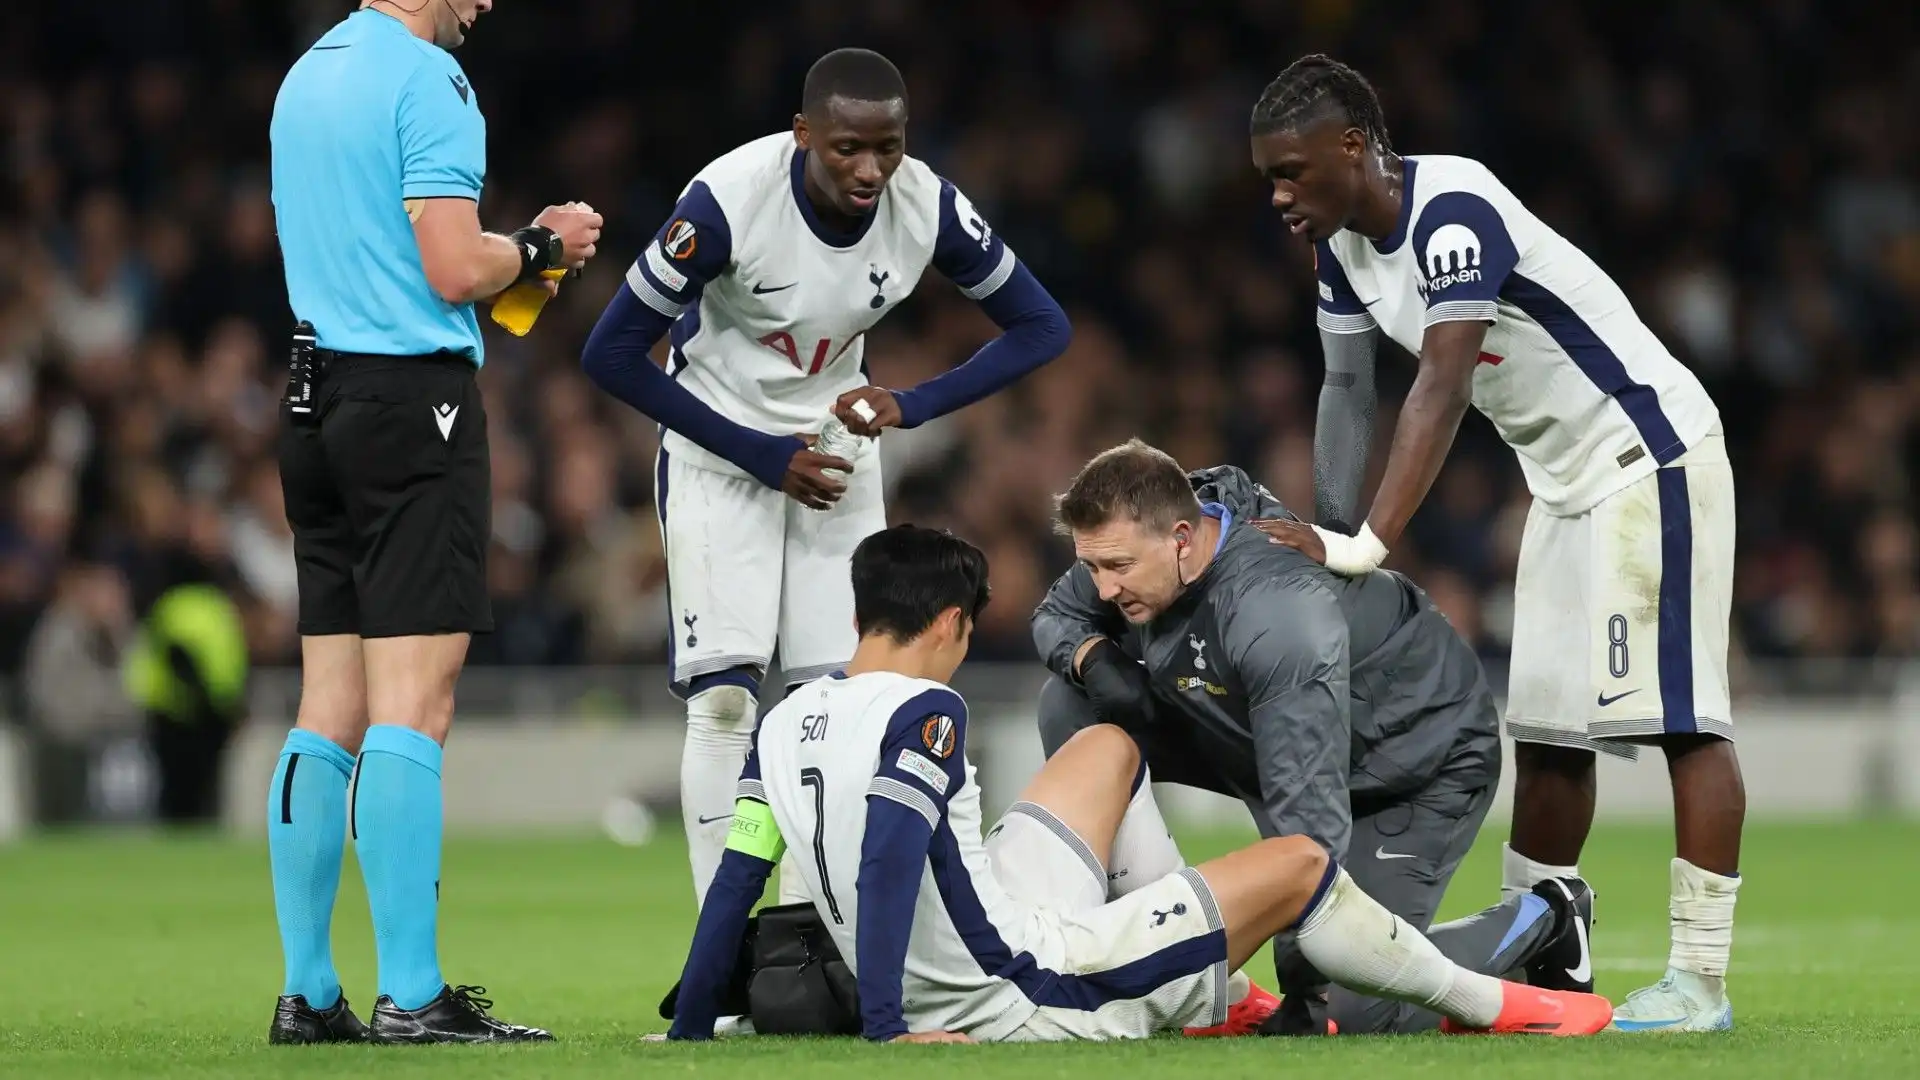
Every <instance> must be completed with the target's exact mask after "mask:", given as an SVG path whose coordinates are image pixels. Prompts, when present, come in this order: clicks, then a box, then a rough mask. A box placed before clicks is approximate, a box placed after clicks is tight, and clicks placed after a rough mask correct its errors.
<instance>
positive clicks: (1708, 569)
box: [1506, 429, 1734, 757]
mask: <svg viewBox="0 0 1920 1080" xmlns="http://www.w3.org/2000/svg"><path fill="white" fill-rule="evenodd" d="M1733 499H1734V493H1733V470H1732V468H1731V466H1730V465H1729V464H1728V462H1727V447H1726V439H1725V437H1724V436H1722V435H1721V434H1720V432H1719V431H1718V430H1717V429H1716V430H1715V431H1714V432H1713V433H1712V434H1710V435H1708V436H1707V437H1706V438H1704V439H1702V440H1701V441H1700V442H1699V443H1698V444H1697V445H1695V446H1694V447H1692V448H1691V449H1689V450H1688V451H1687V452H1686V453H1685V454H1682V455H1681V456H1680V457H1679V458H1677V459H1675V460H1674V462H1673V463H1672V464H1670V465H1667V466H1666V467H1664V468H1661V469H1659V470H1658V471H1656V472H1654V473H1653V474H1652V475H1650V476H1647V477H1645V478H1643V479H1641V480H1638V481H1636V482H1634V483H1633V484H1631V485H1629V486H1628V487H1626V488H1623V489H1622V490H1620V491H1618V492H1616V493H1614V494H1613V495H1611V496H1608V497H1607V498H1606V499H1604V500H1602V501H1601V502H1600V503H1599V504H1598V505H1597V506H1595V507H1593V508H1592V509H1591V510H1588V511H1587V512H1585V513H1583V514H1577V515H1573V516H1570V517H1557V516H1555V515H1552V514H1548V513H1546V512H1544V511H1543V510H1541V508H1540V504H1539V503H1538V502H1536V503H1535V504H1534V506H1533V509H1532V510H1531V511H1529V512H1528V514H1527V525H1526V531H1525V533H1524V534H1523V535H1522V538H1521V541H1520V565H1519V570H1518V574H1517V575H1516V581H1515V587H1514V616H1513V662H1512V670H1511V672H1510V674H1509V677H1508V683H1507V688H1508V689H1507V710H1506V721H1507V731H1508V733H1509V734H1511V735H1512V736H1513V738H1514V739H1515V740H1516V741H1519V742H1532V743H1549V744H1553V745H1557V746H1569V747H1575V748H1580V749H1600V750H1604V751H1607V752H1609V753H1614V754H1617V755H1619V756H1623V757H1633V756H1634V755H1635V754H1636V753H1637V750H1636V749H1635V747H1634V746H1633V745H1631V744H1633V743H1637V742H1650V741H1654V740H1657V739H1659V738H1660V737H1662V736H1668V735H1692V734H1706V735H1717V736H1719V737H1720V738H1723V739H1729V740H1730V739H1732V738H1733V713H1732V708H1731V706H1730V704H1729V698H1728V690H1727V645H1728V626H1729V623H1730V621H1731V618H1732V612H1733V565H1734V563H1733V559H1734V556H1733V539H1734V502H1733Z"/></svg>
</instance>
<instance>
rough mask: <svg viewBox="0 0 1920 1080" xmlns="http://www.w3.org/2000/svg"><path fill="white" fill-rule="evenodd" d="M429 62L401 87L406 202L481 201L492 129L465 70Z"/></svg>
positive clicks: (402, 170) (402, 192)
mask: <svg viewBox="0 0 1920 1080" xmlns="http://www.w3.org/2000/svg"><path fill="white" fill-rule="evenodd" d="M451 61H452V58H451V57H449V58H448V62H447V63H444V64H442V63H435V62H432V61H427V62H423V63H421V64H420V65H419V66H418V67H416V68H415V69H414V72H413V75H412V76H411V77H409V78H408V79H407V81H406V82H405V83H404V84H402V85H401V87H400V96H399V101H398V103H397V106H396V113H397V116H396V119H397V120H398V122H399V124H398V126H399V131H400V197H401V198H403V199H445V198H460V199H475V200H477V199H479V198H480V186H481V184H482V183H483V182H484V181H485V180H486V176H487V124H486V121H485V120H484V119H482V118H481V116H480V99H479V97H478V96H477V95H476V94H475V93H474V90H473V87H472V86H471V85H469V84H468V83H467V77H466V75H465V73H463V72H461V71H460V70H459V65H458V64H454V63H452V62H451Z"/></svg>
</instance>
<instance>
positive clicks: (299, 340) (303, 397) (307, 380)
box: [280, 319, 322, 424]
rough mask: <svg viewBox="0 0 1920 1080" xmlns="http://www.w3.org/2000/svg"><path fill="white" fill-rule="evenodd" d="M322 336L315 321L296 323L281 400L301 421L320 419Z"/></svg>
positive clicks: (307, 421)
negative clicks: (316, 327) (314, 325)
mask: <svg viewBox="0 0 1920 1080" xmlns="http://www.w3.org/2000/svg"><path fill="white" fill-rule="evenodd" d="M321 368H322V364H321V359H320V340H319V334H318V333H317V332H316V331H315V330H314V328H313V324H312V323H310V322H307V321H306V320H304V319H303V320H301V321H300V322H298V323H295V324H294V327H293V348H292V349H291V351H290V352H289V353H288V356H287V392H286V394H285V395H284V396H283V397H282V398H281V399H280V404H281V405H283V406H284V407H285V408H286V410H287V415H288V417H289V418H291V419H292V420H293V422H294V423H298V424H312V423H317V422H318V421H319V419H320V412H319V409H320V398H319V389H320V375H321Z"/></svg>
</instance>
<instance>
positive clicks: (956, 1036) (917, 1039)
mask: <svg viewBox="0 0 1920 1080" xmlns="http://www.w3.org/2000/svg"><path fill="white" fill-rule="evenodd" d="M972 1041H973V1036H971V1035H965V1034H962V1033H960V1032H958V1031H913V1032H908V1033H907V1034H905V1035H895V1036H894V1037H893V1038H891V1039H888V1040H887V1042H889V1043H970V1042H972Z"/></svg>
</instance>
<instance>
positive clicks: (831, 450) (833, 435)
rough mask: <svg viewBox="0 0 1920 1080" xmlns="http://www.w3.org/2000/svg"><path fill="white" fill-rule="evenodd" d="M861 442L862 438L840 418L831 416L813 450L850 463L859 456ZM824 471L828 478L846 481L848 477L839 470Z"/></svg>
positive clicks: (821, 430)
mask: <svg viewBox="0 0 1920 1080" xmlns="http://www.w3.org/2000/svg"><path fill="white" fill-rule="evenodd" d="M860 442H861V436H859V435H855V434H854V433H853V432H852V431H849V430H848V429H847V425H845V424H843V423H841V422H840V418H839V417H837V416H829V417H827V423H826V426H825V427H823V428H821V429H820V439H819V441H818V442H816V443H814V444H813V448H814V450H816V451H818V452H819V453H822V454H825V455H827V456H828V457H837V458H839V459H840V460H842V461H849V462H850V461H852V460H854V457H855V456H856V455H857V454H859V452H860ZM823 471H824V472H825V473H826V474H827V475H828V476H834V477H838V478H841V479H845V478H846V475H847V474H846V473H844V472H842V471H841V470H839V469H826V470H823Z"/></svg>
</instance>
